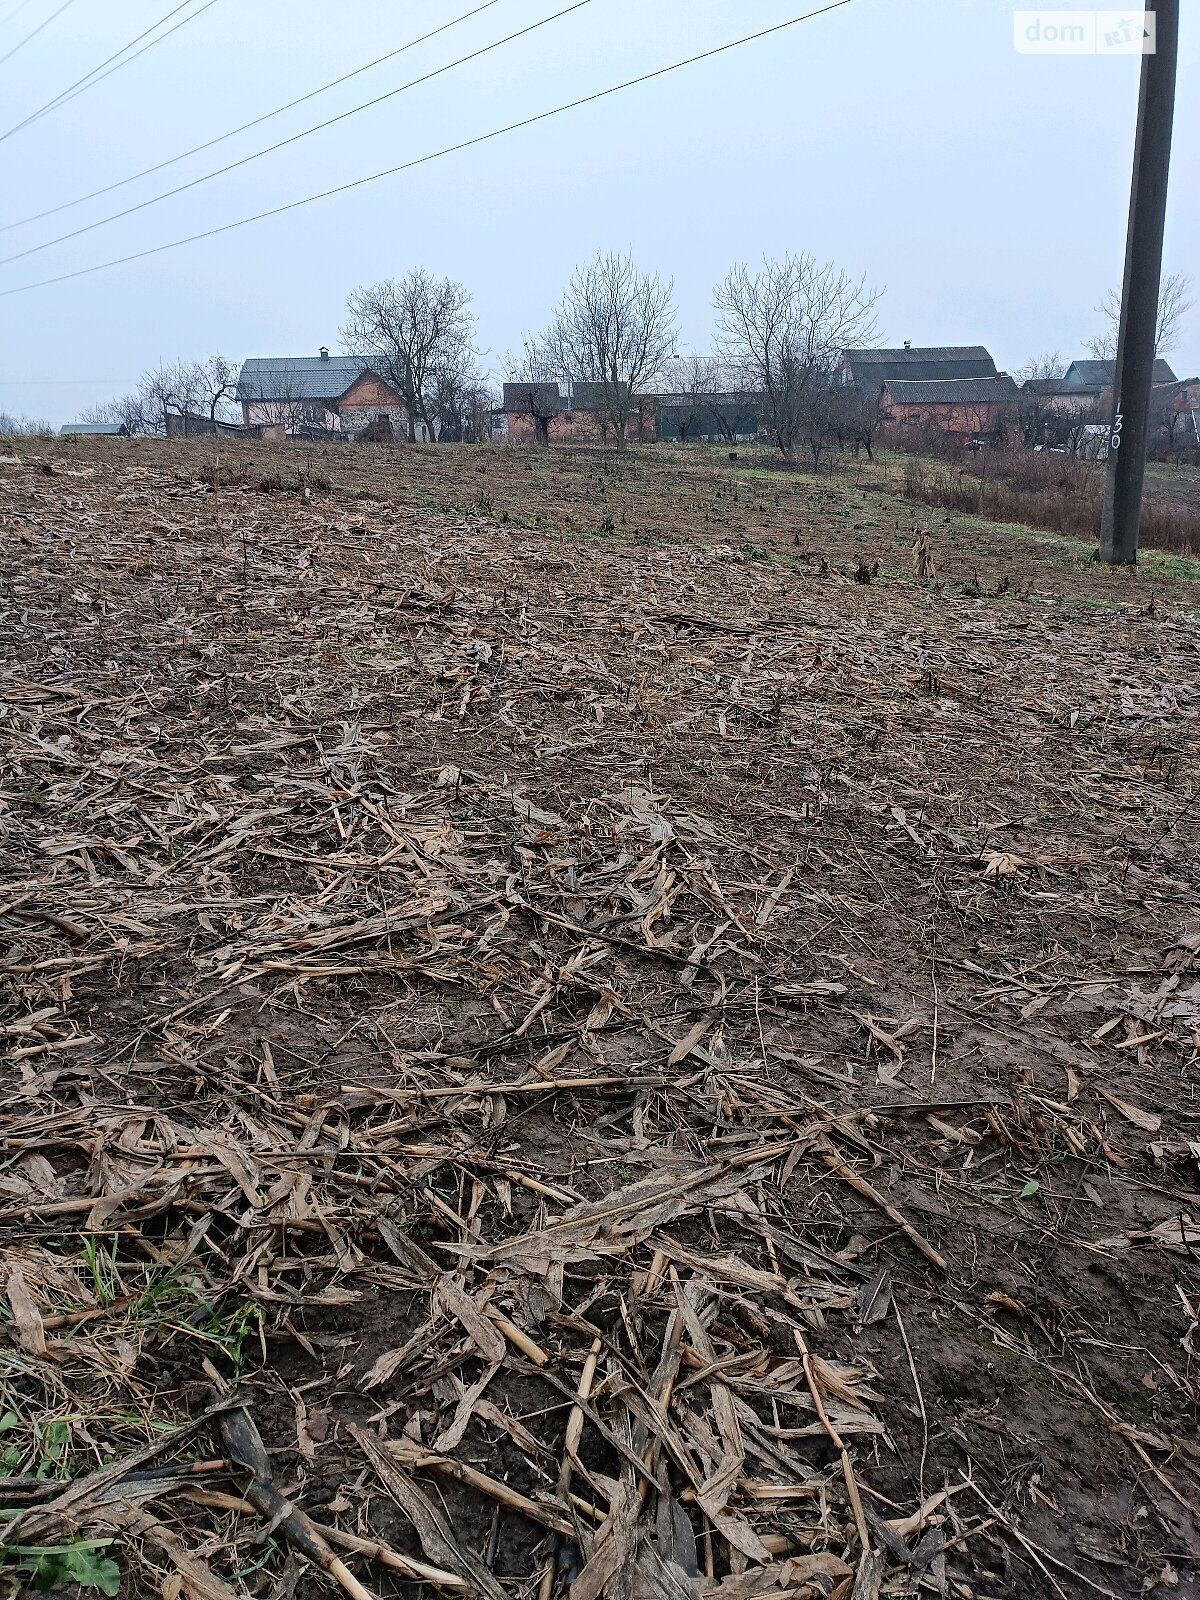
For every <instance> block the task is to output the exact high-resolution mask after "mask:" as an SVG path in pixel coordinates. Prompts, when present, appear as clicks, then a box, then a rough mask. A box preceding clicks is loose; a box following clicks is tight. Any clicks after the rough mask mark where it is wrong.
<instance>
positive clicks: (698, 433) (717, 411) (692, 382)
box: [663, 355, 733, 444]
mask: <svg viewBox="0 0 1200 1600" xmlns="http://www.w3.org/2000/svg"><path fill="white" fill-rule="evenodd" d="M663 382H664V384H665V385H666V386H667V387H668V389H669V390H670V395H671V404H670V407H669V412H670V418H669V420H670V421H671V422H673V423H674V424H675V426H676V427H677V428H678V430H679V440H680V443H681V444H686V443H687V440H688V438H689V437H691V438H695V439H699V438H702V437H703V435H704V432H705V428H706V425H707V424H708V423H709V422H710V421H711V422H715V423H716V424H717V426H718V429H719V430H720V432H721V433H722V435H723V436H724V437H726V438H728V437H729V436H730V435H729V432H728V431H727V430H728V429H730V428H731V427H732V425H733V419H732V418H730V419H728V420H726V419H725V417H724V411H725V409H726V408H725V406H723V404H722V401H723V400H724V398H725V397H724V395H722V393H721V364H720V362H719V361H717V360H716V359H715V358H714V357H713V356H701V355H688V356H677V357H676V358H675V359H674V360H673V361H669V362H667V364H666V366H665V367H664V369H663Z"/></svg>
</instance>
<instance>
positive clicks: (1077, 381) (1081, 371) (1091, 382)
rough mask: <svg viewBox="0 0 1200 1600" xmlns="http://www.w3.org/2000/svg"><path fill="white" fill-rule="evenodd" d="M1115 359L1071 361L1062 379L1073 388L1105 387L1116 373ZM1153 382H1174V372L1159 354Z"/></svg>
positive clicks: (1155, 364)
mask: <svg viewBox="0 0 1200 1600" xmlns="http://www.w3.org/2000/svg"><path fill="white" fill-rule="evenodd" d="M1116 370H1117V363H1116V362H1115V361H1072V363H1071V365H1070V366H1069V367H1068V368H1067V370H1066V372H1065V373H1064V374H1063V380H1064V382H1066V383H1069V384H1071V386H1072V387H1073V388H1080V389H1105V388H1107V387H1108V385H1109V384H1110V383H1111V382H1112V381H1113V378H1114V376H1115V374H1116ZM1152 381H1153V382H1154V383H1174V382H1175V381H1176V379H1175V374H1174V373H1173V372H1172V371H1171V369H1170V367H1169V366H1168V365H1167V363H1166V362H1165V361H1164V360H1163V358H1162V357H1161V356H1159V357H1158V358H1157V359H1156V360H1155V363H1154V375H1153V379H1152Z"/></svg>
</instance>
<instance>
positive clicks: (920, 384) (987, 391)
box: [886, 372, 1017, 406]
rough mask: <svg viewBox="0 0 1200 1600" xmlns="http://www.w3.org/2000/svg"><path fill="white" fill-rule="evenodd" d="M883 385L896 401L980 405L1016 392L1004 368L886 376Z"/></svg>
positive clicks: (899, 403)
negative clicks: (972, 373) (983, 374)
mask: <svg viewBox="0 0 1200 1600" xmlns="http://www.w3.org/2000/svg"><path fill="white" fill-rule="evenodd" d="M886 388H887V392H888V394H889V395H890V396H891V398H892V399H893V400H894V401H895V402H896V404H897V405H930V406H933V405H942V406H952V405H968V406H972V405H984V404H989V403H995V402H996V401H1001V400H1011V399H1012V397H1013V395H1015V394H1016V392H1017V386H1016V384H1015V383H1014V382H1013V380H1012V379H1011V378H1010V377H1009V375H1008V373H1007V372H1001V373H999V374H997V376H996V377H994V378H933V379H924V380H922V379H917V380H907V379H903V378H889V379H888V380H887V384H886Z"/></svg>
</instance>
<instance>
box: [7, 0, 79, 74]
mask: <svg viewBox="0 0 1200 1600" xmlns="http://www.w3.org/2000/svg"><path fill="white" fill-rule="evenodd" d="M74 4H75V0H63V4H62V5H61V6H59V8H58V10H57V11H52V12H51V13H50V15H49V16H48V17H47V18H46V20H45V22H39V23H38V25H37V27H36V28H35V29H34V30H33V32H32V33H27V34H26V35H25V37H24V38H23V39H22V40H21V42H20V43H19V44H15V45H13V47H12V49H11V50H10V51H9V52H8V54H7V55H6V56H0V67H2V66H3V65H4V63H5V62H6V61H11V60H12V58H13V57H14V56H15V55H16V53H17V51H18V50H24V48H25V46H26V45H27V44H28V43H29V42H30V40H31V39H36V38H37V36H38V34H39V33H41V31H42V29H43V28H48V27H49V26H50V24H51V23H52V22H53V21H54V19H55V17H61V16H62V14H63V12H64V11H65V10H66V9H67V7H68V6H71V5H74ZM14 14H15V13H14Z"/></svg>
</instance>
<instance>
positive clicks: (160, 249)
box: [0, 0, 850, 300]
mask: <svg viewBox="0 0 1200 1600" xmlns="http://www.w3.org/2000/svg"><path fill="white" fill-rule="evenodd" d="M849 4H850V0H830V4H828V5H824V6H818V7H817V9H816V10H815V11H805V12H802V13H801V14H800V15H799V16H797V17H789V18H788V20H787V21H786V22H777V23H776V24H775V25H774V27H771V28H762V29H760V30H759V32H757V33H747V34H744V35H743V36H742V37H741V38H740V39H731V40H730V41H729V43H728V44H719V45H717V46H715V47H714V48H713V49H712V50H703V51H701V52H700V54H699V55H695V56H687V57H686V58H685V59H684V60H683V61H673V62H672V63H671V65H670V66H667V67H658V68H656V69H655V71H653V72H643V73H642V74H641V75H640V76H639V77H636V78H626V80H625V81H624V83H616V84H613V86H612V87H611V88H609V89H598V90H597V91H596V92H595V93H594V94H585V95H582V96H581V97H580V98H579V99H578V100H568V101H567V102H566V103H565V104H564V105H561V106H553V107H552V108H551V109H550V110H549V111H539V112H537V113H536V115H534V116H532V117H523V118H522V119H521V120H520V121H519V122H510V123H508V124H507V125H506V126H505V127H503V128H493V129H492V131H491V132H490V133H480V134H477V135H476V136H475V138H473V139H463V140H461V141H460V142H459V143H458V144H451V145H447V146H446V147H445V148H444V149H442V150H434V151H433V152H432V153H431V154H429V155H426V156H417V157H415V158H414V159H413V160H412V161H402V162H401V163H400V164H399V166H395V167H385V168H384V170H383V171H382V172H372V173H370V174H368V176H367V177H365V178H355V179H353V180H352V181H351V182H350V183H342V184H338V185H337V187H336V188H333V189H322V190H321V192H320V193H319V194H310V195H305V196H304V198H303V199H302V200H289V201H288V202H287V204H286V205H282V206H272V207H271V209H270V210H268V211H257V212H255V214H254V215H253V216H251V217H241V218H239V220H238V221H237V222H225V223H222V224H221V226H220V227H217V228H206V229H204V231H203V232H202V233H192V234H189V235H188V236H187V237H186V238H183V239H172V240H171V241H170V243H169V244H157V245H153V246H151V248H150V249H149V250H135V251H134V252H133V253H132V254H131V255H127V256H116V257H114V258H113V260H111V261H98V262H97V263H96V264H95V266H91V267H78V268H76V270H75V271H74V272H60V273H59V274H58V275H57V276H56V277H53V278H40V279H38V281H37V282H36V283H21V284H18V285H17V286H16V287H15V288H13V289H0V300H3V299H7V298H8V297H9V296H10V295H14V294H28V293H29V291H30V290H31V289H45V288H48V287H49V286H50V285H51V284H54V283H66V282H68V281H69V280H70V279H72V278H86V277H89V276H90V275H91V274H92V273H95V272H104V271H106V270H107V269H108V268H109V267H123V266H127V265H128V264H129V263H130V262H131V261H144V260H146V258H147V257H149V256H159V255H162V254H163V253H164V252H165V251H167V250H178V249H180V248H182V246H183V245H185V244H197V243H199V241H200V240H202V239H215V238H216V237H217V236H218V235H220V234H223V233H232V232H233V231H234V230H235V229H237V228H245V227H248V226H249V225H250V224H251V223H252V222H262V221H264V220H265V219H266V218H268V217H278V216H282V215H283V213H284V212H286V211H297V210H299V208H300V207H301V206H310V205H314V204H315V203H316V202H317V201H318V200H329V199H331V198H332V197H333V196H334V195H338V194H346V193H348V192H349V191H350V190H351V189H361V188H363V187H364V185H366V184H368V183H378V182H379V181H380V179H382V178H392V177H395V176H396V174H397V173H399V172H408V171H410V170H411V169H412V168H413V167H421V166H425V165H426V164H427V163H428V162H430V161H438V160H440V159H441V158H442V157H443V156H450V155H456V154H457V153H458V152H459V151H460V150H470V149H472V148H474V147H475V146H477V145H481V144H487V143H488V141H489V140H491V139H499V138H501V137H502V135H504V134H506V133H516V132H518V131H519V130H520V129H521V128H531V127H533V126H534V124H535V123H538V122H546V121H548V120H549V119H550V118H551V117H557V116H561V115H562V113H563V112H565V111H576V110H578V109H579V107H580V106H587V105H592V104H594V103H595V102H596V101H597V100H606V99H608V97H609V96H610V95H614V94H620V93H621V91H622V90H624V89H633V88H636V87H637V86H638V85H639V84H642V83H650V82H652V81H653V80H654V79H655V78H665V77H666V76H667V75H668V74H669V73H672V72H678V71H680V70H681V69H682V68H683V67H692V66H695V65H696V63H697V62H698V61H710V60H711V59H712V58H713V57H714V56H720V55H724V54H725V53H726V52H727V51H729V50H736V49H737V48H738V47H739V46H740V45H744V44H753V43H754V42H755V41H756V40H758V39H766V38H769V37H770V35H771V34H775V33H782V32H783V31H784V29H786V28H794V27H795V26H796V24H797V23H799V22H809V21H811V19H812V18H813V17H822V16H824V15H825V14H826V13H827V12H830V11H840V10H841V8H842V7H843V6H848V5H849Z"/></svg>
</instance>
